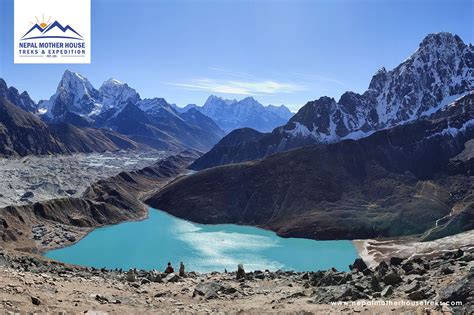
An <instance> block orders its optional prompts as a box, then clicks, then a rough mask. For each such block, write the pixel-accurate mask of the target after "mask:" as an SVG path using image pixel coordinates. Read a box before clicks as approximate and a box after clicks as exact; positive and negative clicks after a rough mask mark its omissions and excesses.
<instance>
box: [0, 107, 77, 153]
mask: <svg viewBox="0 0 474 315" xmlns="http://www.w3.org/2000/svg"><path fill="white" fill-rule="evenodd" d="M68 152H69V150H68V148H67V147H66V146H65V145H64V144H63V143H62V142H61V141H60V140H59V139H58V138H57V137H56V136H55V135H54V134H53V133H52V132H51V130H50V128H49V126H48V125H47V124H46V123H44V122H43V121H41V119H39V118H38V117H37V116H36V115H34V114H31V113H28V112H25V111H24V110H22V109H21V108H20V107H17V106H15V105H13V104H12V103H11V102H10V101H8V100H6V99H5V98H0V155H3V156H11V155H21V156H24V155H28V154H53V153H68Z"/></svg>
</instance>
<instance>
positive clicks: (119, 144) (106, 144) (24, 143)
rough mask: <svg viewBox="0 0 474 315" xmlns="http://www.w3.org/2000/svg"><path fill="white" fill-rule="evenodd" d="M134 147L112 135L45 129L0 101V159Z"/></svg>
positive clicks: (30, 116)
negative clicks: (0, 157) (3, 157)
mask: <svg viewBox="0 0 474 315" xmlns="http://www.w3.org/2000/svg"><path fill="white" fill-rule="evenodd" d="M135 148H138V144H137V143H135V142H133V141H132V140H130V139H128V138H127V137H125V136H123V135H120V134H117V133H116V132H113V131H108V130H102V129H91V128H78V127H75V126H72V125H70V124H65V123H63V124H60V125H55V124H53V125H48V124H46V123H45V122H43V121H42V120H41V119H40V118H39V117H38V116H36V115H34V114H32V113H28V112H26V111H24V110H23V109H21V108H20V107H18V106H15V105H13V104H12V103H11V102H10V101H8V100H6V99H5V98H0V156H25V155H29V154H37V155H44V154H64V153H73V152H102V151H115V150H120V149H135Z"/></svg>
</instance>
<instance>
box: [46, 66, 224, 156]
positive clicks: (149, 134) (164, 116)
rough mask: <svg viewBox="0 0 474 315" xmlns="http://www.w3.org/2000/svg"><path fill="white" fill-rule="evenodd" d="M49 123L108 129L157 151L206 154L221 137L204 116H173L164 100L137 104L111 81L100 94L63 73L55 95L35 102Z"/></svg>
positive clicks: (129, 91) (138, 99) (133, 96)
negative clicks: (190, 151) (185, 151)
mask: <svg viewBox="0 0 474 315" xmlns="http://www.w3.org/2000/svg"><path fill="white" fill-rule="evenodd" d="M38 111H39V112H40V113H41V114H42V117H43V119H44V120H46V121H48V122H67V123H70V124H73V125H76V126H81V127H94V128H107V129H111V130H114V131H117V132H119V133H121V134H124V135H126V136H128V137H129V138H130V139H133V140H134V141H136V142H140V143H144V144H146V145H149V146H151V147H154V148H158V149H171V150H172V149H182V148H192V149H197V150H204V151H206V150H208V149H209V148H211V147H212V145H214V144H215V143H217V142H218V141H219V140H220V139H221V138H222V136H223V135H224V132H223V131H222V130H221V129H220V128H219V127H218V126H217V125H216V124H215V123H214V122H213V121H212V120H211V119H210V118H208V117H207V116H205V115H203V114H201V113H199V112H197V113H194V115H188V114H183V113H180V112H178V111H177V110H176V109H175V108H174V107H173V106H171V105H170V104H168V103H167V102H166V100H164V99H163V98H154V99H141V97H140V95H139V94H138V93H137V91H136V90H135V89H133V88H131V87H130V86H128V84H126V83H121V82H120V81H118V80H115V79H109V80H107V81H105V82H104V83H103V84H102V86H101V87H100V88H99V89H96V88H94V86H93V85H92V84H91V83H90V82H89V80H87V78H85V77H84V76H82V75H80V74H78V73H74V72H71V71H69V70H66V71H65V72H64V75H63V77H62V79H61V80H60V82H59V84H58V87H57V89H56V93H55V94H54V95H52V96H51V97H50V99H49V100H46V101H40V102H39V109H38Z"/></svg>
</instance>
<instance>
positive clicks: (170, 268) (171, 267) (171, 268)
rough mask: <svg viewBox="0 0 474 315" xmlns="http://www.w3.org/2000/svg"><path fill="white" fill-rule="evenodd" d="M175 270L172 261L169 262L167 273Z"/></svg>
mask: <svg viewBox="0 0 474 315" xmlns="http://www.w3.org/2000/svg"><path fill="white" fill-rule="evenodd" d="M173 272H174V268H173V266H171V263H170V262H169V263H168V267H166V269H165V273H173Z"/></svg>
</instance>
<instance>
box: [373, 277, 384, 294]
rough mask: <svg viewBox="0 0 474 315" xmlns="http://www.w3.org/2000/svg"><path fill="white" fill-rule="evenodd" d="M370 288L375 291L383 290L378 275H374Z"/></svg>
mask: <svg viewBox="0 0 474 315" xmlns="http://www.w3.org/2000/svg"><path fill="white" fill-rule="evenodd" d="M370 288H371V289H372V291H374V292H380V291H382V286H381V285H380V282H379V280H377V277H374V276H372V277H371V279H370Z"/></svg>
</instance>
